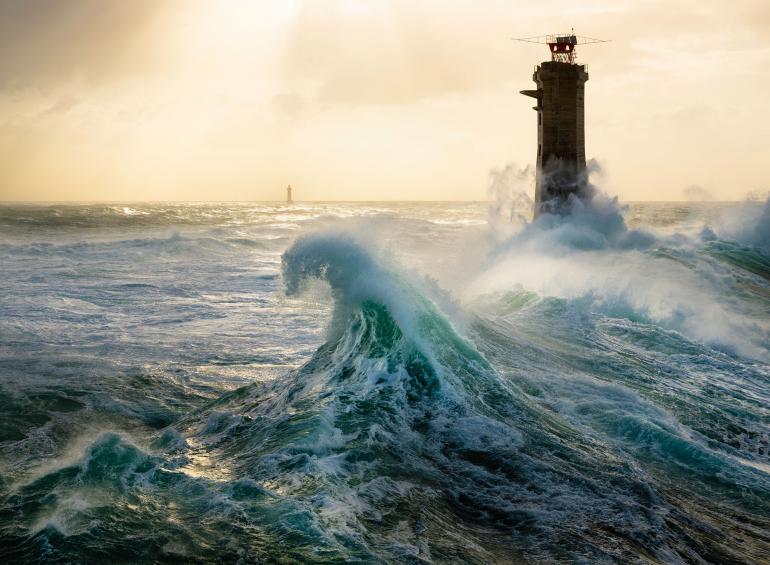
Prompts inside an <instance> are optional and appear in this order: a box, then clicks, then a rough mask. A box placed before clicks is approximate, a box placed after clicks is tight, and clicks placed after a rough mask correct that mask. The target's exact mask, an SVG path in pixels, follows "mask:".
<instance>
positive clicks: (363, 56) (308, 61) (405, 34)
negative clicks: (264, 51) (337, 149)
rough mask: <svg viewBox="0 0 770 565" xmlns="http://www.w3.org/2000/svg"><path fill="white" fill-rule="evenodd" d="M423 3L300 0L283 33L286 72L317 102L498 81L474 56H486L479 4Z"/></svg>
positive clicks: (416, 94) (430, 92)
mask: <svg viewBox="0 0 770 565" xmlns="http://www.w3.org/2000/svg"><path fill="white" fill-rule="evenodd" d="M428 5H429V4H423V5H414V4H406V3H403V2H390V3H384V4H381V5H378V7H377V8H376V9H361V10H351V9H349V6H348V7H347V8H346V7H345V6H346V5H345V4H344V3H339V2H338V3H333V2H323V3H319V2H307V3H304V4H302V7H301V9H300V11H299V13H298V15H297V18H296V20H295V23H294V25H293V26H292V29H291V31H290V35H289V42H288V47H287V50H286V53H285V58H284V69H285V71H284V77H285V79H286V80H287V82H289V83H298V84H303V85H306V86H307V85H310V86H311V88H313V89H314V95H315V97H316V99H317V100H318V101H319V102H321V103H322V104H328V105H335V104H345V105H352V106H357V105H397V104H408V103H413V102H416V101H420V100H424V99H431V98H438V97H442V96H445V95H448V94H452V93H463V92H468V91H471V90H476V89H479V88H483V87H484V86H487V85H489V84H491V83H493V82H494V81H496V80H497V81H499V78H500V77H499V75H496V73H494V72H491V69H490V67H489V66H488V65H479V64H478V58H479V57H480V56H482V54H484V53H485V51H486V55H487V56H489V50H488V47H489V45H488V44H487V43H486V41H487V40H486V39H485V38H484V36H483V34H482V33H477V32H478V30H479V28H480V27H483V26H480V25H479V19H480V18H481V19H482V20H483V19H484V11H480V12H479V11H478V10H475V11H474V10H470V13H465V12H464V11H458V10H455V11H452V10H435V9H434V10H428ZM479 13H480V14H481V16H479ZM498 39H499V43H500V44H501V45H505V44H506V41H505V40H504V39H503V38H498Z"/></svg>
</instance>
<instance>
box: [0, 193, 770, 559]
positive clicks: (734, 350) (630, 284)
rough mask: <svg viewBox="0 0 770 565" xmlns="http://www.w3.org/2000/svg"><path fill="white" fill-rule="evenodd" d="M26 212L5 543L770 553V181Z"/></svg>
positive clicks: (70, 549)
mask: <svg viewBox="0 0 770 565" xmlns="http://www.w3.org/2000/svg"><path fill="white" fill-rule="evenodd" d="M492 212H494V214H493V215H491V216H490V211H489V210H488V207H487V206H486V205H484V204H473V203H470V204H456V203H455V204H317V205H315V204H308V205H304V204H297V205H294V206H292V207H285V206H281V205H255V204H201V205H197V204H190V205H162V204H153V205H144V204H126V205H110V206H106V205H93V206H64V205H50V206H22V205H19V206H10V205H5V206H0V260H1V261H2V271H1V272H0V284H1V287H2V292H1V293H0V561H2V562H21V563H33V562H41V561H50V562H61V563H70V562H72V563H105V562H126V561H133V562H148V563H149V562H158V563H165V562H191V561H209V562H236V561H238V560H239V559H240V560H241V562H243V563H249V562H277V563H296V562H308V563H311V562H312V563H342V562H367V563H369V562H371V563H379V562H392V563H510V562H531V561H537V560H540V561H542V562H565V563H574V562H577V563H605V562H607V563H609V562H623V563H629V562H631V563H633V562H653V563H658V562H666V563H677V562H682V563H701V562H711V563H731V562H733V563H745V562H749V563H750V562H754V563H768V562H770V558H768V555H770V451H769V450H770V205H764V206H763V205H762V204H756V203H755V204H751V203H749V204H744V205H728V204H700V205H695V204H691V205H676V204H644V205H641V204H639V205H632V206H630V207H629V208H628V209H627V210H625V211H624V212H623V216H624V217H625V222H624V218H623V217H621V215H619V214H618V210H617V209H616V207H615V206H614V205H613V204H612V203H611V202H604V203H597V205H596V206H594V207H592V208H590V209H576V210H575V211H574V214H573V215H572V216H571V217H570V218H567V219H564V218H554V217H547V216H546V217H544V218H542V219H541V220H540V221H538V222H537V223H536V224H530V225H527V226H521V225H515V224H512V223H511V222H510V221H509V219H510V218H511V217H513V215H511V214H508V213H501V210H500V209H495V208H494V207H493V209H492Z"/></svg>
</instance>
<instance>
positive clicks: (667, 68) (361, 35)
mask: <svg viewBox="0 0 770 565" xmlns="http://www.w3.org/2000/svg"><path fill="white" fill-rule="evenodd" d="M571 28H574V30H575V33H577V34H578V35H585V36H591V37H598V38H602V39H610V40H612V42H611V43H601V44H595V45H587V46H584V47H581V48H579V50H578V57H579V61H580V62H581V63H583V64H586V65H587V70H588V73H589V75H590V79H589V81H588V83H587V84H586V156H587V157H589V158H594V159H596V160H597V161H598V163H599V164H600V165H601V170H602V175H601V178H600V179H599V181H598V182H599V184H600V186H601V187H602V188H603V189H604V190H605V191H607V192H608V193H610V194H612V195H617V196H619V197H620V199H621V200H625V201H634V200H688V199H689V200H704V199H705V200H709V199H714V200H740V199H742V198H744V197H746V195H747V194H752V193H754V194H755V193H758V192H763V191H766V190H768V188H770V179H768V174H767V161H768V156H770V111H769V110H768V94H767V93H768V92H770V33H768V32H769V31H770V2H768V1H767V0H720V1H717V0H585V1H581V0H574V1H571V2H568V1H562V2H553V1H550V0H542V1H539V2H535V1H532V0H527V1H519V0H505V1H502V0H500V1H498V0H370V1H366V0H357V1H354V0H306V1H302V0H276V1H271V0H165V1H164V0H131V1H130V2H116V1H111V0H0V201H95V200H108V201H126V200H130V201H143V200H277V199H281V198H283V196H284V194H285V192H284V191H285V187H286V185H287V184H289V183H291V184H292V186H293V187H294V192H295V198H297V199H299V200H303V199H304V200H485V199H486V198H487V188H488V183H489V176H490V171H493V170H495V169H502V168H503V167H505V166H506V165H508V164H509V163H513V164H514V165H515V166H517V167H522V168H523V167H525V166H527V165H528V164H532V163H533V162H534V160H535V157H536V139H537V131H536V114H535V112H534V111H533V110H532V100H531V99H529V98H526V97H523V96H521V95H520V94H518V92H519V90H522V89H529V88H533V83H532V71H533V69H534V66H535V64H537V63H538V62H540V61H543V60H546V59H548V57H549V54H548V51H547V47H545V46H538V45H531V44H525V43H517V42H514V41H512V40H511V38H512V37H527V36H536V35H545V34H548V33H561V32H564V31H569V30H570V29H571ZM532 191H533V192H534V187H533V188H532Z"/></svg>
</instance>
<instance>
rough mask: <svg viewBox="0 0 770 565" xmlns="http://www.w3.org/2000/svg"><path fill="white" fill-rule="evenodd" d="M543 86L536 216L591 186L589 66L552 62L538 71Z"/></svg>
mask: <svg viewBox="0 0 770 565" xmlns="http://www.w3.org/2000/svg"><path fill="white" fill-rule="evenodd" d="M532 79H533V80H534V81H535V83H536V84H537V90H523V91H522V94H524V95H526V96H531V97H533V98H536V99H537V102H538V103H537V106H535V110H536V111H537V123H538V127H537V182H536V187H535V216H537V215H538V214H540V213H541V212H543V211H546V210H548V211H558V208H559V206H560V205H561V204H563V202H564V201H566V199H567V198H568V197H569V195H570V194H576V195H578V196H580V195H581V193H583V191H584V190H585V186H586V182H585V168H586V154H585V112H584V98H585V86H584V85H585V82H586V81H587V80H588V73H586V72H585V67H584V66H583V65H573V64H570V63H559V62H554V61H548V62H544V63H542V64H541V65H540V66H538V67H537V69H536V70H535V73H534V75H533V76H532Z"/></svg>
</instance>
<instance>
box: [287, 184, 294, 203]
mask: <svg viewBox="0 0 770 565" xmlns="http://www.w3.org/2000/svg"><path fill="white" fill-rule="evenodd" d="M292 202H293V200H292V199H291V185H289V186H287V187H286V204H291V203H292Z"/></svg>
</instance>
